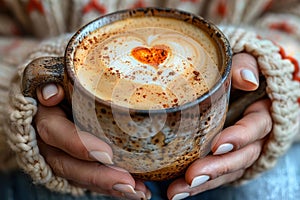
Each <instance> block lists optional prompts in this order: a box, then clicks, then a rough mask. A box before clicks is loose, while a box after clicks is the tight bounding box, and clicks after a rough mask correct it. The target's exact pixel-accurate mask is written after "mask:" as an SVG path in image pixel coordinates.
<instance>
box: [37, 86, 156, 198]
mask: <svg viewBox="0 0 300 200" xmlns="http://www.w3.org/2000/svg"><path fill="white" fill-rule="evenodd" d="M37 95H38V99H39V102H40V105H39V107H38V113H37V115H36V117H35V124H36V128H37V132H38V134H39V139H38V145H39V149H40V153H41V154H42V155H43V156H44V158H45V159H46V162H47V163H48V164H49V165H50V167H51V168H52V171H53V173H54V174H55V175H57V176H60V177H63V178H65V179H67V180H68V181H70V182H71V183H72V184H73V185H76V186H80V187H83V188H86V189H88V190H90V191H93V192H97V193H100V194H106V195H111V196H116V197H127V198H130V199H147V198H149V197H150V196H151V193H150V191H149V190H148V189H147V188H146V186H145V185H144V183H143V182H141V181H138V180H134V179H133V177H132V176H131V175H130V174H129V173H128V172H127V171H126V170H124V169H121V168H117V167H113V166H112V164H113V163H112V156H113V153H112V150H111V148H110V147H109V145H107V144H106V143H105V142H103V141H101V140H100V139H99V138H97V137H95V136H93V135H92V134H89V133H87V132H84V131H80V130H78V128H77V127H75V124H74V123H72V122H71V121H69V120H68V118H67V116H66V114H65V113H64V112H63V111H62V110H61V108H60V107H58V106H56V105H57V104H58V103H59V102H60V101H61V100H62V99H63V98H64V92H63V90H62V88H61V87H57V86H56V85H54V84H49V85H47V86H45V87H44V88H43V89H42V90H40V89H39V90H38V91H37Z"/></svg>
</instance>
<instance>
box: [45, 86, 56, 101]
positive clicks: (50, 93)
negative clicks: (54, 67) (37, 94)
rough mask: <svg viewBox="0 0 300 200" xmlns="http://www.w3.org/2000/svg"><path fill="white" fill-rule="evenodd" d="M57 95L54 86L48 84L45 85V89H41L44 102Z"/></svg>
mask: <svg viewBox="0 0 300 200" xmlns="http://www.w3.org/2000/svg"><path fill="white" fill-rule="evenodd" d="M57 93H58V88H57V86H56V85H55V84H53V83H50V84H47V85H46V86H45V87H43V89H42V95H43V98H44V99H45V100H48V99H50V98H51V97H53V96H54V95H56V94H57Z"/></svg>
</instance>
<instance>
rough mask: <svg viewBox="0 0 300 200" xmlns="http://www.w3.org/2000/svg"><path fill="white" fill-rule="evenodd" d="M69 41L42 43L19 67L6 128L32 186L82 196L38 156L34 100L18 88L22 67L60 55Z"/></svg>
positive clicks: (12, 87) (10, 143) (11, 91)
mask: <svg viewBox="0 0 300 200" xmlns="http://www.w3.org/2000/svg"><path fill="white" fill-rule="evenodd" d="M69 38H70V36H69V35H64V36H61V37H59V38H55V39H54V40H48V41H45V42H44V43H42V44H41V45H40V46H39V47H38V48H37V49H35V50H34V51H33V52H32V53H31V54H30V56H29V58H28V59H27V60H26V61H25V62H24V63H23V64H22V65H21V66H19V70H18V72H19V73H18V74H17V75H16V76H15V77H14V79H13V82H12V85H11V90H10V95H9V107H8V108H7V109H8V110H7V112H8V114H9V121H8V123H7V125H8V126H7V127H5V129H6V133H7V139H8V143H9V145H10V147H11V148H12V150H13V151H14V152H15V153H16V157H17V162H18V164H19V166H20V168H21V169H23V170H24V171H25V172H26V173H28V174H29V175H30V176H31V177H32V179H33V181H34V183H36V184H42V185H45V186H46V187H47V188H48V189H50V190H53V191H58V192H62V193H71V194H73V195H82V194H83V193H84V189H82V188H78V187H74V186H72V185H70V184H69V183H68V181H67V180H65V179H63V178H60V177H57V176H55V175H54V174H53V173H52V170H51V168H50V166H49V165H48V164H47V163H46V162H45V159H44V158H43V156H42V155H40V153H39V148H38V146H37V139H36V132H35V129H34V128H33V126H32V120H33V117H34V115H35V114H36V112H37V104H36V100H35V99H32V98H28V97H24V96H23V95H22V94H21V87H20V82H21V77H22V73H23V70H24V68H25V66H26V65H27V64H28V63H29V62H30V61H31V60H33V59H35V58H38V57H42V56H62V55H63V54H64V51H65V47H66V44H67V43H66V42H67V41H68V40H69Z"/></svg>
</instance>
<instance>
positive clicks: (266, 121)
mask: <svg viewBox="0 0 300 200" xmlns="http://www.w3.org/2000/svg"><path fill="white" fill-rule="evenodd" d="M262 121H263V127H264V129H263V133H264V135H266V134H268V133H270V132H271V130H272V124H273V122H272V118H271V116H270V115H267V116H266V117H264V118H263V120H262Z"/></svg>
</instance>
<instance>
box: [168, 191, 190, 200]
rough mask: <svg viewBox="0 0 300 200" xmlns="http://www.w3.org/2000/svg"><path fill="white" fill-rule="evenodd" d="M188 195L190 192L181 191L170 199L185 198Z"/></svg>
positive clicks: (178, 199)
mask: <svg viewBox="0 0 300 200" xmlns="http://www.w3.org/2000/svg"><path fill="white" fill-rule="evenodd" d="M189 196H190V193H187V192H183V193H178V194H175V195H174V196H173V198H172V200H180V199H185V198H187V197H189Z"/></svg>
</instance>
